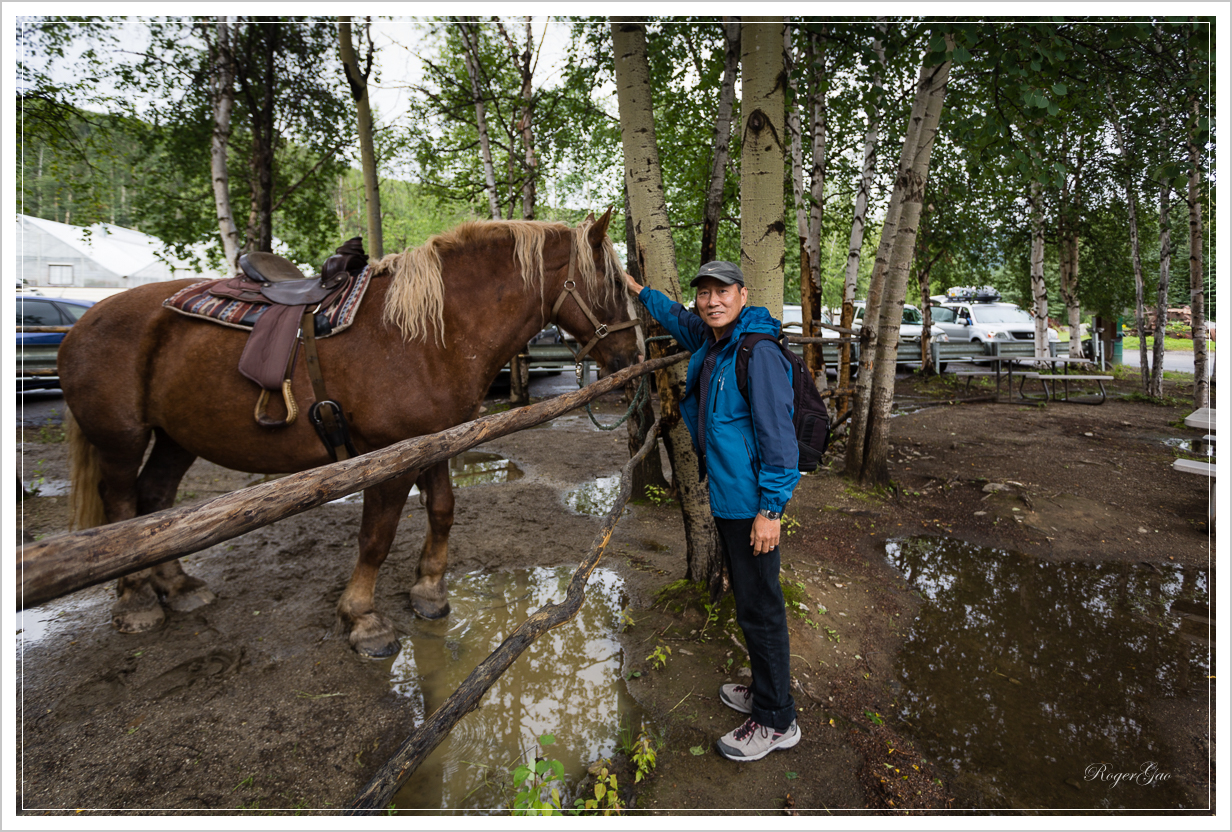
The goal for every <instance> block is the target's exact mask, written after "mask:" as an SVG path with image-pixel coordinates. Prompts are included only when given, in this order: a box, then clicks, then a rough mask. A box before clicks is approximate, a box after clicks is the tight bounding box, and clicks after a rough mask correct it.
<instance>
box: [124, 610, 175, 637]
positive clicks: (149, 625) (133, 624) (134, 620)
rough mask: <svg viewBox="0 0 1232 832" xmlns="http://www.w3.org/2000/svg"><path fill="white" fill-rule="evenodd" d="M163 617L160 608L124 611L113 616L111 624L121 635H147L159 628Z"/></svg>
mask: <svg viewBox="0 0 1232 832" xmlns="http://www.w3.org/2000/svg"><path fill="white" fill-rule="evenodd" d="M165 617H166V616H165V614H164V613H163V610H162V607H154V608H153V609H144V610H126V611H124V612H117V613H115V614H113V615H112V616H111V623H112V625H113V626H114V627H115V628H116V629H117V630H119V631H120V632H121V633H148V632H149V631H150V630H154V629H157V628H158V627H161V626H162V623H163V620H164V618H165Z"/></svg>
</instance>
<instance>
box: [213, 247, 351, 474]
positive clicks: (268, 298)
mask: <svg viewBox="0 0 1232 832" xmlns="http://www.w3.org/2000/svg"><path fill="white" fill-rule="evenodd" d="M367 264H368V255H367V254H365V253H364V249H363V241H362V239H361V238H359V237H353V238H351V239H350V240H348V241H347V242H346V243H344V244H343V245H342V246H340V247H339V248H338V249H337V250H336V251H335V253H334V254H332V255H330V257H329V259H327V260H326V261H325V265H324V266H322V268H321V274H319V275H317V276H315V277H308V276H305V275H304V273H303V272H301V271H300V269H299V267H298V266H296V265H295V264H294V263H292V262H291V261H290V260H288V259H286V258H285V257H281V256H279V255H277V254H271V253H269V252H253V253H251V254H244V255H241V256H240V261H239V265H240V272H241V273H240V274H237V275H236V276H235V277H233V278H231V279H230V280H224V281H220V282H219V283H217V284H216V285H215V286H214V287H213V288H211V289H210V294H212V295H215V296H218V297H224V298H230V299H233V300H237V301H241V302H243V303H256V304H268V308H266V309H265V310H264V311H263V312H262V313H261V314H260V317H258V318H257V319H256V323H255V324H254V325H253V328H252V332H251V334H249V336H248V341H247V343H245V344H244V351H243V353H241V355H240V364H239V370H240V373H242V374H243V375H244V376H245V377H246V378H248V379H250V380H251V381H253V382H255V383H256V384H257V385H258V386H260V387H261V397H260V398H259V400H258V401H257V406H256V410H255V412H254V416H255V418H256V420H257V422H258V424H261V425H263V426H265V427H283V426H286V425H290V424H292V423H293V422H294V421H295V419H296V417H297V416H298V414H299V409H298V407H297V405H296V403H295V398H294V397H293V396H292V395H291V376H292V373H293V372H294V370H295V361H296V358H297V356H298V355H299V346H300V344H301V342H302V343H303V345H304V348H305V352H306V353H307V361H308V373H309V378H310V379H311V380H312V383H313V394H314V397H315V399H316V403H314V404H313V406H312V409H311V411H310V413H309V415H310V417H311V418H312V420H313V423H314V427H317V432H318V433H320V434H322V437H321V438H322V441H324V442H325V445H326V448H327V449H328V450H329V451H330V454H331V456H333V457H334V458H335V459H337V458H340V457H341V458H345V457H346V456H347V452H348V451H349V455H352V456H353V455H354V448H353V447H351V444H350V439H349V436H346V435H345V433H346V429H345V419H343V418H342V412H341V408H340V407H339V406H338V404H337V403H336V402H333V401H330V400H328V399H327V397H326V396H325V386H324V381H323V379H322V377H321V372H320V366H319V362H318V361H317V353H316V338H317V337H319V336H320V337H323V336H324V335H327V334H328V333H329V331H330V329H329V327H330V324H329V322H328V320H326V319H325V316H324V315H319V314H317V313H318V312H319V311H320V310H321V309H322V308H324V307H326V306H327V305H328V304H329V303H330V302H332V301H333V300H334V299H335V298H336V297H337V296H338V295H340V294H341V293H342V292H343V291H344V290H345V289H346V287H347V285H348V283H349V281H350V279H351V277H352V276H353V275H358V274H359V273H360V272H361V271H363V269H364V267H365V266H367ZM322 327H324V331H322ZM271 392H281V393H282V397H283V402H284V404H285V406H286V415H285V416H284V417H283V418H282V419H275V418H270V416H269V415H268V414H267V412H266V407H267V405H268V402H269V398H270V395H269V394H270V393H271ZM322 406H325V407H326V410H327V412H324V413H319V411H320V409H321V408H322ZM321 422H323V423H324V424H320V423H321ZM339 424H340V425H341V428H342V430H341V432H340V431H339V430H338V429H337V427H336V426H337V425H339ZM326 434H330V435H329V437H328V438H327V436H326Z"/></svg>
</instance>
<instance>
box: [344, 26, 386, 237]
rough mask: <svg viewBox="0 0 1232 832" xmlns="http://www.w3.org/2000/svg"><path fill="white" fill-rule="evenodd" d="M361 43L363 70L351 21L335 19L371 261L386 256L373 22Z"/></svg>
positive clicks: (364, 29)
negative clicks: (373, 89) (371, 85)
mask: <svg viewBox="0 0 1232 832" xmlns="http://www.w3.org/2000/svg"><path fill="white" fill-rule="evenodd" d="M363 32H364V39H365V40H366V41H367V46H368V51H367V54H366V55H365V57H364V66H363V68H362V69H361V68H360V66H359V58H358V57H357V56H356V54H355V44H354V43H353V42H352V40H351V18H350V17H347V16H342V17H339V18H338V46H339V53H340V55H341V56H342V70H343V73H344V74H345V75H346V80H347V86H348V87H349V88H350V91H351V99H352V100H353V101H354V102H355V111H356V116H357V119H358V127H359V134H358V135H359V155H360V165H361V166H362V168H363V177H364V203H365V205H366V207H367V220H368V239H367V240H365V241H364V243H365V250H366V251H367V252H368V255H369V256H370V257H372V258H373V259H374V260H379V259H380V258H382V257H384V256H385V239H384V235H383V233H382V231H381V190H380V180H379V178H378V176H377V167H376V151H375V149H374V145H373V139H372V107H371V105H370V104H369V103H368V76H369V74H370V73H371V72H372V57H373V54H374V52H375V51H376V50H375V47H374V45H373V43H372V20H371V18H369V19H368V20H366V21H365V22H364V27H363Z"/></svg>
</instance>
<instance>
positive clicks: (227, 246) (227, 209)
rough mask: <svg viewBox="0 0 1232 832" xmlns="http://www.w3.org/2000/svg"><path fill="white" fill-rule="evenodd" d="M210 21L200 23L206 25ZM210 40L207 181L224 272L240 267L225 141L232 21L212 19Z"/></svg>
mask: <svg viewBox="0 0 1232 832" xmlns="http://www.w3.org/2000/svg"><path fill="white" fill-rule="evenodd" d="M208 25H209V24H206V23H203V24H201V26H202V28H203V29H205V28H206V27H208ZM209 35H210V33H209V31H208V29H206V31H205V36H206V42H207V43H209V52H210V63H211V65H212V67H213V71H212V72H211V73H210V103H211V105H212V110H213V114H214V129H213V132H212V133H211V136H210V181H211V184H212V185H213V191H214V207H215V210H216V211H217V212H218V236H219V237H220V238H221V240H222V246H223V262H224V263H225V264H226V273H227V274H237V273H238V272H239V270H240V232H239V229H238V228H236V226H235V215H234V214H233V213H232V211H231V187H230V177H229V174H228V172H227V144H228V142H229V141H230V139H231V110H232V109H233V108H234V107H235V63H234V61H233V59H232V55H231V22H230V20H229V19H228V18H226V17H220V18H218V19H217V21H216V22H215V23H214V37H213V38H212V39H211V38H210V36H209Z"/></svg>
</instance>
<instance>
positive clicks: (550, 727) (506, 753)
mask: <svg viewBox="0 0 1232 832" xmlns="http://www.w3.org/2000/svg"><path fill="white" fill-rule="evenodd" d="M572 575H573V568H572V567H562V568H556V569H547V568H536V569H528V570H519V571H515V572H504V573H497V574H485V573H471V574H467V575H463V576H461V577H458V578H456V579H453V580H452V581H451V582H450V588H449V592H450V598H449V601H450V605H451V606H452V608H453V611H452V612H451V613H450V615H449V616H448V617H447V618H446V619H443V620H440V621H424V620H416V621H415V622H414V624H413V627H412V631H411V633H410V634H409V635H408V636H407V637H405V638H404V639H403V647H404V649H403V650H402V652H401V653H400V654H399V655H398V657H397V658H396V659H395V660H394V663H393V667H392V685H393V688H394V690H395V691H396V692H397V693H399V694H401V695H402V696H405V697H407V698H408V699H409V700H410V702H411V704H412V707H413V708H414V710H415V714H416V721H417V722H420V721H422V719H423V717H424V715H425V714H428V713H431V712H432V711H434V710H435V709H436V708H437V707H439V706H440V704H441V703H442V702H444V701H445V699H446V698H447V697H448V696H449V695H450V694H451V693H453V691H454V690H455V689H456V688H457V687H458V685H460V684H461V683H462V682H463V680H465V678H466V676H467V675H468V674H469V673H470V672H471V671H472V670H474V668H475V667H476V666H477V665H478V664H479V663H480V662H481V661H483V660H484V659H485V658H487V656H488V654H489V653H491V652H492V651H493V650H495V649H496V648H497V647H498V646H499V645H500V643H501V642H502V641H503V640H504V639H505V637H506V636H508V635H509V634H510V633H511V632H512V631H513V630H514V629H515V628H516V627H517V626H518V625H519V624H521V623H522V622H523V621H524V620H525V619H526V618H527V616H528V615H530V614H531V613H532V612H534V611H535V610H537V609H539V608H541V607H542V606H543V605H544V604H547V603H559V602H560V601H562V600H563V599H564V597H565V591H566V590H567V588H568V585H569V579H570V578H571V577H572ZM623 588H624V587H623V581H622V580H621V579H620V577H619V576H618V575H617V574H616V573H615V572H612V571H611V570H607V569H596V570H595V571H594V572H593V573H592V574H591V578H590V583H589V585H588V586H587V590H586V600H585V602H584V603H583V605H582V609H581V610H580V611H579V612H578V614H577V616H576V617H575V618H574V619H573V620H572V621H571V622H569V623H568V624H565V625H563V626H561V627H557V628H556V629H554V630H551V631H549V632H547V633H545V634H544V635H543V636H541V637H540V638H539V640H538V641H536V642H535V643H534V644H532V645H531V646H530V647H529V648H528V649H527V650H526V652H524V653H523V654H522V655H521V656H520V657H519V658H518V659H517V661H515V662H514V663H513V665H512V666H511V667H510V668H509V670H507V671H506V672H505V674H504V675H503V676H502V677H501V678H500V679H498V680H497V682H496V683H495V684H494V685H493V686H492V688H491V689H490V690H489V691H488V693H487V694H485V695H484V697H483V698H482V699H481V700H480V705H479V707H478V708H477V709H476V710H475V711H472V712H471V713H469V714H467V715H466V717H464V718H463V719H462V720H461V721H460V722H459V723H458V725H457V726H456V727H455V728H454V729H453V731H452V733H451V734H450V736H449V737H448V738H447V739H446V740H445V741H444V742H443V743H441V745H440V746H438V747H437V749H436V750H435V751H434V752H433V753H432V755H431V756H430V757H429V758H428V759H427V760H426V761H425V762H424V764H423V765H422V766H421V767H420V768H419V770H417V771H416V772H415V774H414V775H413V776H412V777H411V779H410V780H409V781H408V782H407V783H406V785H405V786H403V788H402V789H401V790H400V791H399V792H398V794H397V795H396V796H395V798H394V802H395V803H396V804H397V808H398V809H418V810H433V809H438V810H439V809H449V810H463V811H465V812H470V813H484V812H489V811H499V810H501V809H502V808H503V805H504V802H505V800H506V796H505V794H504V793H503V792H502V790H501V788H500V787H499V783H500V777H501V773H502V772H507V771H509V770H510V769H511V768H512V767H513V766H514V765H516V764H517V762H518V761H519V759H520V758H521V757H522V755H523V754H524V752H525V751H526V750H527V749H533V748H534V747H535V741H536V739H537V738H538V737H539V736H540V735H541V734H544V733H551V734H553V735H554V736H555V738H556V743H555V745H553V746H552V747H551V748H550V749H549V752H548V754H549V756H551V757H554V758H556V759H559V760H560V761H561V762H562V763H564V766H565V773H566V777H567V778H568V780H569V782H570V783H573V782H576V781H577V780H578V779H579V778H580V777H581V776H582V775H583V774H584V772H585V768H586V766H587V765H588V764H589V763H590V762H592V761H593V760H595V759H596V758H598V757H601V756H609V755H611V754H612V753H613V751H614V750H615V747H616V733H617V726H618V725H619V723H620V719H621V716H622V715H624V716H625V718H626V721H628V720H633V719H636V717H635V716H633V712H634V708H635V705H634V702H633V700H632V698H631V697H630V696H629V695H628V692H627V691H626V690H625V685H624V681H623V680H622V679H621V676H620V669H621V652H620V646H619V643H618V641H617V639H616V628H617V626H618V620H619V615H620V610H621V608H622V607H623V604H624V599H623Z"/></svg>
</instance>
